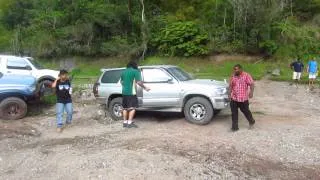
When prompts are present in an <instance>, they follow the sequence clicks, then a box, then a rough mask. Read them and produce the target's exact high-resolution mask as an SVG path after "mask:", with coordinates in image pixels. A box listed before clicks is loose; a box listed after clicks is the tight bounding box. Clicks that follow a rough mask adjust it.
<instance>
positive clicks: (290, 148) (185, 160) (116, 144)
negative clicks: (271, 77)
mask: <svg viewBox="0 0 320 180" xmlns="http://www.w3.org/2000/svg"><path fill="white" fill-rule="evenodd" d="M319 96H320V91H316V92H312V93H311V92H308V91H306V89H305V87H303V86H301V87H299V88H298V89H297V88H295V87H294V86H289V85H288V84H287V83H278V82H271V81H266V80H264V81H261V82H258V84H257V90H256V94H255V98H254V99H253V100H252V101H251V107H252V111H253V112H254V116H255V119H256V121H257V125H256V127H255V129H253V130H248V123H247V122H246V120H245V119H244V118H243V117H241V120H240V131H239V132H236V133H232V132H229V128H230V125H231V120H230V112H229V110H225V111H223V112H222V113H221V114H220V115H218V116H217V117H216V118H215V119H214V120H213V121H212V123H211V124H209V125H207V126H197V125H192V124H189V123H188V122H186V121H185V120H183V117H182V116H181V115H179V114H170V115H168V114H165V115H155V114H153V113H139V114H138V116H137V119H138V120H139V121H138V123H137V124H138V125H139V126H140V128H139V129H123V128H122V124H121V122H111V121H109V120H108V118H107V119H104V120H101V119H100V120H95V119H97V118H96V117H97V115H96V113H97V111H98V110H97V109H98V106H97V105H94V104H92V105H86V106H83V105H81V106H80V105H77V107H76V108H75V111H76V113H75V117H74V124H73V125H72V126H71V127H68V128H67V129H65V131H64V132H63V133H62V134H58V133H56V132H55V123H54V109H53V108H51V109H50V111H48V112H47V113H46V114H42V115H38V116H34V117H28V118H26V119H24V120H21V121H15V122H6V121H0V179H39V180H40V179H41V180H42V179H68V180H69V179H71V180H72V179H112V180H113V179H115V180H117V179H134V180H135V179H137V180H140V179H152V180H154V179H155V180H157V179H165V180H170V179H173V180H176V179H181V180H185V179H199V180H200V179H201V180H202V179H286V180H287V179H299V180H301V179H314V180H317V179H320V138H319V137H320V118H319V117H320V106H319V99H320V98H319Z"/></svg>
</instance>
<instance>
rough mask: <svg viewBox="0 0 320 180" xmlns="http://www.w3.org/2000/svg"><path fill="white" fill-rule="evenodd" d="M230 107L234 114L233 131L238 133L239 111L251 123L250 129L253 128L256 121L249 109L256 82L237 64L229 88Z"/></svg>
mask: <svg viewBox="0 0 320 180" xmlns="http://www.w3.org/2000/svg"><path fill="white" fill-rule="evenodd" d="M229 89H230V91H229V97H230V100H231V102H230V106H231V113H232V128H231V130H232V131H238V130H239V127H238V118H239V117H238V109H239V108H240V110H241V112H242V113H243V114H244V115H245V117H246V118H247V120H248V121H249V125H250V129H252V128H253V125H254V124H255V120H254V119H253V117H252V113H251V111H250V109H249V98H252V97H253V92H254V81H253V79H252V77H251V75H250V74H248V73H246V72H244V71H243V70H242V66H241V65H240V64H237V65H235V66H234V67H233V75H232V77H231V79H230V87H229Z"/></svg>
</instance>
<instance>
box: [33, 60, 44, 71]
mask: <svg viewBox="0 0 320 180" xmlns="http://www.w3.org/2000/svg"><path fill="white" fill-rule="evenodd" d="M30 62H31V64H32V65H33V66H34V67H35V68H36V69H44V67H43V66H42V65H41V64H40V63H39V62H38V61H36V60H30Z"/></svg>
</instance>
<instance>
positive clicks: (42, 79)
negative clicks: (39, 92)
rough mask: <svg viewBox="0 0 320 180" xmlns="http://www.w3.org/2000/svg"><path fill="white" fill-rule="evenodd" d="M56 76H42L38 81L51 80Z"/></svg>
mask: <svg viewBox="0 0 320 180" xmlns="http://www.w3.org/2000/svg"><path fill="white" fill-rule="evenodd" d="M55 79H56V78H54V77H52V76H42V77H40V78H39V79H38V83H40V82H41V81H44V80H50V81H54V80H55Z"/></svg>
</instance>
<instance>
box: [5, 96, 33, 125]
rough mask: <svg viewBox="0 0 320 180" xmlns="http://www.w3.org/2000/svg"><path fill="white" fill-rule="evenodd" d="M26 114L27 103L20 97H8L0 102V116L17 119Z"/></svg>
mask: <svg viewBox="0 0 320 180" xmlns="http://www.w3.org/2000/svg"><path fill="white" fill-rule="evenodd" d="M26 114H27V104H26V102H24V101H23V100H22V99H20V98H16V97H9V98H7V99H4V100H3V101H2V102H1V103H0V118H3V119H6V120H17V119H21V118H23V117H25V116H26Z"/></svg>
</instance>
